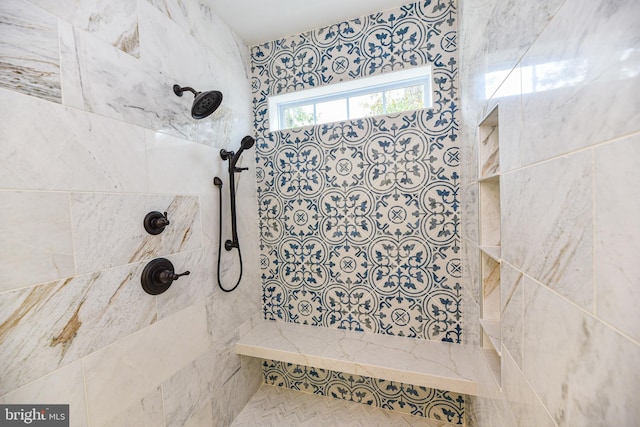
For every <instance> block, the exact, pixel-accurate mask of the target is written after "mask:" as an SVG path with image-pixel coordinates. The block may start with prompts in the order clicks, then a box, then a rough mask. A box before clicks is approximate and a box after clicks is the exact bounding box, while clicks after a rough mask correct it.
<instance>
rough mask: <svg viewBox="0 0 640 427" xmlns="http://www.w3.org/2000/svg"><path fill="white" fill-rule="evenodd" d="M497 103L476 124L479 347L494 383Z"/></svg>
mask: <svg viewBox="0 0 640 427" xmlns="http://www.w3.org/2000/svg"><path fill="white" fill-rule="evenodd" d="M499 130H500V127H499V123H498V106H497V105H496V106H495V107H494V108H493V109H492V110H491V111H490V112H489V114H487V116H486V117H485V118H484V119H483V120H482V121H481V122H480V124H479V125H478V137H479V138H478V139H479V147H478V159H479V163H480V164H479V168H478V174H479V176H478V186H479V193H480V197H479V203H480V207H479V212H480V216H479V218H480V224H479V230H480V258H481V259H480V274H481V280H482V292H481V298H482V300H481V307H480V310H481V312H480V326H481V328H482V348H483V351H484V353H485V356H486V359H487V361H488V362H489V365H490V366H491V368H492V371H493V373H494V376H495V378H496V381H497V382H498V384H500V383H501V378H500V377H501V375H500V358H501V356H502V343H501V340H500V339H501V332H500V328H501V324H500V311H501V310H500V264H501V238H500V222H501V216H500V141H499V133H500V132H499Z"/></svg>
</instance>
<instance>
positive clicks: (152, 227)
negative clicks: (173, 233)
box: [144, 211, 170, 235]
mask: <svg viewBox="0 0 640 427" xmlns="http://www.w3.org/2000/svg"><path fill="white" fill-rule="evenodd" d="M169 224H170V222H169V218H167V213H166V212H165V213H164V214H162V213H160V212H158V211H153V212H149V213H148V214H147V215H146V216H145V217H144V229H145V230H147V233H149V234H153V235H156V234H160V233H162V232H163V231H164V228H165V227H166V226H167V225H169Z"/></svg>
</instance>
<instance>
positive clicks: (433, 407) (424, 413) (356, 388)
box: [263, 361, 464, 424]
mask: <svg viewBox="0 0 640 427" xmlns="http://www.w3.org/2000/svg"><path fill="white" fill-rule="evenodd" d="M263 374H264V382H265V384H270V385H275V386H277V387H283V388H289V389H292V390H298V391H301V392H305V393H313V394H319V395H322V396H330V397H333V398H335V399H342V400H347V401H350V402H356V403H361V404H364V405H370V406H376V407H379V408H384V409H389V410H393V411H398V412H404V413H407V414H411V415H415V416H420V417H425V418H431V419H435V420H439V421H444V422H447V423H451V424H462V423H463V418H464V396H463V395H461V394H459V393H453V392H450V391H444V390H437V389H433V388H427V387H418V386H413V385H410V384H403V383H398V382H393V381H388V380H384V379H379V378H371V377H365V376H361V375H351V374H344V373H342V372H337V371H331V370H328V369H318V368H313V367H310V366H300V365H294V364H291V363H285V362H276V361H264V362H263Z"/></svg>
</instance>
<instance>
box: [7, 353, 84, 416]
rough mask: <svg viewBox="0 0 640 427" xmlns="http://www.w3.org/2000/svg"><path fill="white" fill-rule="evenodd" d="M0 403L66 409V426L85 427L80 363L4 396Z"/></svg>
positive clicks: (82, 378) (68, 366)
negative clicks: (67, 416) (40, 405)
mask: <svg viewBox="0 0 640 427" xmlns="http://www.w3.org/2000/svg"><path fill="white" fill-rule="evenodd" d="M3 375H4V374H3ZM0 394H1V392H0ZM0 403H3V404H33V403H47V404H64V405H69V426H70V427H86V426H87V411H86V403H85V395H84V377H83V374H82V363H81V362H79V361H78V362H74V363H71V364H70V365H67V366H65V367H64V368H62V369H58V370H57V371H54V372H52V373H51V374H49V375H46V376H44V377H42V378H39V379H37V380H36V381H33V382H32V383H30V384H27V385H25V386H24V387H21V388H19V389H17V390H14V391H12V392H11V393H8V394H5V395H4V396H2V397H0Z"/></svg>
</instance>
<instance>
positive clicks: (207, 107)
mask: <svg viewBox="0 0 640 427" xmlns="http://www.w3.org/2000/svg"><path fill="white" fill-rule="evenodd" d="M185 91H186V92H191V93H192V94H193V96H194V100H193V106H192V107H191V117H193V118H194V119H204V118H205V117H207V116H209V115H210V114H212V113H213V112H214V111H216V110H217V109H218V107H220V104H221V103H222V92H220V91H219V90H210V91H207V92H198V91H196V90H195V89H194V88H192V87H188V86H184V87H180V85H173V93H175V94H176V95H177V96H182V93H183V92H185Z"/></svg>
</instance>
